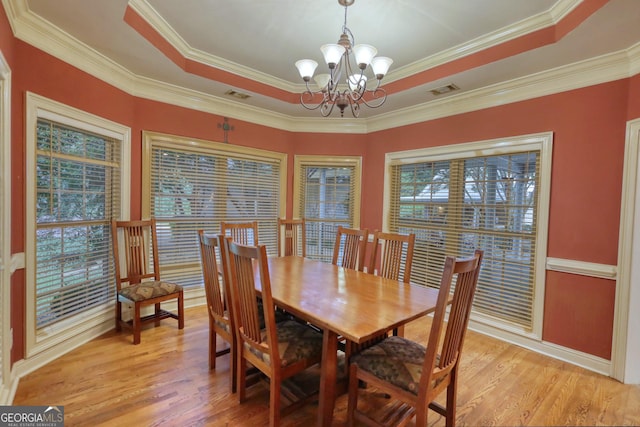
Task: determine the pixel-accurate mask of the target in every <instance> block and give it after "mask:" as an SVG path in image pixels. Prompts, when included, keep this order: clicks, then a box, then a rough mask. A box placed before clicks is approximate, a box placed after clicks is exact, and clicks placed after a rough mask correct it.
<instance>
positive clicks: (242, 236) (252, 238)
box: [220, 221, 258, 246]
mask: <svg viewBox="0 0 640 427" xmlns="http://www.w3.org/2000/svg"><path fill="white" fill-rule="evenodd" d="M220 233H222V234H223V235H225V236H231V240H233V241H234V242H236V243H240V244H242V245H251V246H258V221H248V222H221V223H220Z"/></svg>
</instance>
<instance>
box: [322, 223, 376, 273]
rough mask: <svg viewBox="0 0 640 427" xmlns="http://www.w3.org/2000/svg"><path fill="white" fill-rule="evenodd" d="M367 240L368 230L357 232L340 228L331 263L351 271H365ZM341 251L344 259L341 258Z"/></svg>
mask: <svg viewBox="0 0 640 427" xmlns="http://www.w3.org/2000/svg"><path fill="white" fill-rule="evenodd" d="M367 240H369V230H367V229H366V228H365V229H362V230H356V229H353V228H345V227H343V226H341V225H340V226H338V232H337V233H336V243H335V245H334V246H333V259H332V260H331V263H332V264H335V265H339V266H341V267H344V268H348V269H351V270H358V271H362V270H364V256H365V251H366V248H367ZM343 241H344V243H343ZM341 249H342V257H340V250H341ZM338 258H340V262H338Z"/></svg>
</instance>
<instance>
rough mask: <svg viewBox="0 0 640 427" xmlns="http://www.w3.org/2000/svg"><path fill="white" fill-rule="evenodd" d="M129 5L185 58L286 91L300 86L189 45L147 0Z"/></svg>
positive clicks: (131, 1) (135, 1) (134, 0)
mask: <svg viewBox="0 0 640 427" xmlns="http://www.w3.org/2000/svg"><path fill="white" fill-rule="evenodd" d="M129 6H130V7H131V9H133V10H134V11H135V12H136V13H137V14H138V15H140V16H141V17H142V18H143V19H144V20H145V21H147V23H148V24H149V25H150V26H151V27H153V29H154V30H155V31H156V32H157V33H158V34H160V35H161V36H162V37H163V38H164V39H165V40H166V41H167V42H168V43H169V44H171V46H173V47H174V48H175V49H176V50H177V51H178V52H179V53H180V55H182V56H183V57H184V58H186V59H191V60H193V61H197V62H200V63H201V64H204V65H208V66H210V67H213V68H218V69H221V70H225V71H228V72H230V73H233V74H237V75H239V76H241V77H245V78H248V79H251V80H255V81H257V82H260V83H264V84H267V85H269V86H273V87H276V88H278V89H282V90H285V91H288V92H294V93H295V92H297V91H298V90H299V88H300V87H302V86H301V85H299V84H293V83H291V82H288V81H286V80H283V79H279V78H277V77H274V76H272V75H269V74H267V73H263V72H260V71H258V70H255V69H253V68H249V67H245V66H244V65H241V64H238V63H235V62H232V61H228V60H226V59H224V58H221V57H219V56H215V55H211V54H210V53H207V52H204V51H202V50H199V49H195V48H193V47H191V46H190V45H189V44H188V43H187V42H186V41H185V40H184V39H183V38H182V37H181V36H180V34H178V33H177V32H176V31H175V30H174V29H173V27H171V25H169V23H168V22H167V21H166V20H165V19H164V18H163V17H162V15H160V14H159V13H158V12H157V11H156V10H155V9H154V8H153V6H151V5H150V4H149V2H148V1H147V0H129Z"/></svg>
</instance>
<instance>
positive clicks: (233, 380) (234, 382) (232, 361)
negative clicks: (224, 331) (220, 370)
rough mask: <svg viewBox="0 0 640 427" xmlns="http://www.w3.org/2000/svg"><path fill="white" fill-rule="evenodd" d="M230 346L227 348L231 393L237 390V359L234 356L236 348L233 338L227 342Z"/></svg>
mask: <svg viewBox="0 0 640 427" xmlns="http://www.w3.org/2000/svg"><path fill="white" fill-rule="evenodd" d="M229 346H230V347H231V348H230V350H229V358H230V359H229V363H230V364H231V393H235V392H236V391H237V390H238V377H237V373H238V359H237V358H236V353H237V352H238V351H237V349H236V343H235V340H233V339H232V340H231V342H230V343H229Z"/></svg>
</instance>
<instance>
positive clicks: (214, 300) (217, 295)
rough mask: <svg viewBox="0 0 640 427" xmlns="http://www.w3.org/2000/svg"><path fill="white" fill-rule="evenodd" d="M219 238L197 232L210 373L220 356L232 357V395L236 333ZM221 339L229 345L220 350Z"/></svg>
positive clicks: (234, 383) (224, 258) (224, 255)
mask: <svg viewBox="0 0 640 427" xmlns="http://www.w3.org/2000/svg"><path fill="white" fill-rule="evenodd" d="M219 237H222V236H212V235H207V234H205V232H204V230H198V240H199V242H200V259H201V261H202V278H203V282H204V291H205V296H206V299H207V308H208V312H209V369H215V368H216V359H217V358H218V357H219V356H222V355H225V354H229V358H230V360H229V365H230V367H231V369H230V373H231V392H232V393H235V392H236V372H237V364H236V362H237V359H236V354H235V333H234V331H233V319H232V317H231V314H230V312H229V309H228V307H229V301H228V298H229V295H230V292H231V291H230V288H229V281H228V280H227V279H226V278H225V277H224V276H223V275H222V274H221V273H222V272H221V271H219V269H218V260H220V261H219V262H220V264H221V265H224V263H225V262H226V254H223V253H222V252H223V248H224V244H221V243H220V240H219ZM222 238H224V237H222ZM216 252H218V256H216ZM221 276H223V277H221ZM220 279H222V281H221V280H220ZM221 282H222V283H221ZM218 335H219V336H220V337H221V338H222V339H223V340H225V341H226V342H227V343H228V347H225V348H223V349H220V350H217V340H216V338H217V336H218Z"/></svg>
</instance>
